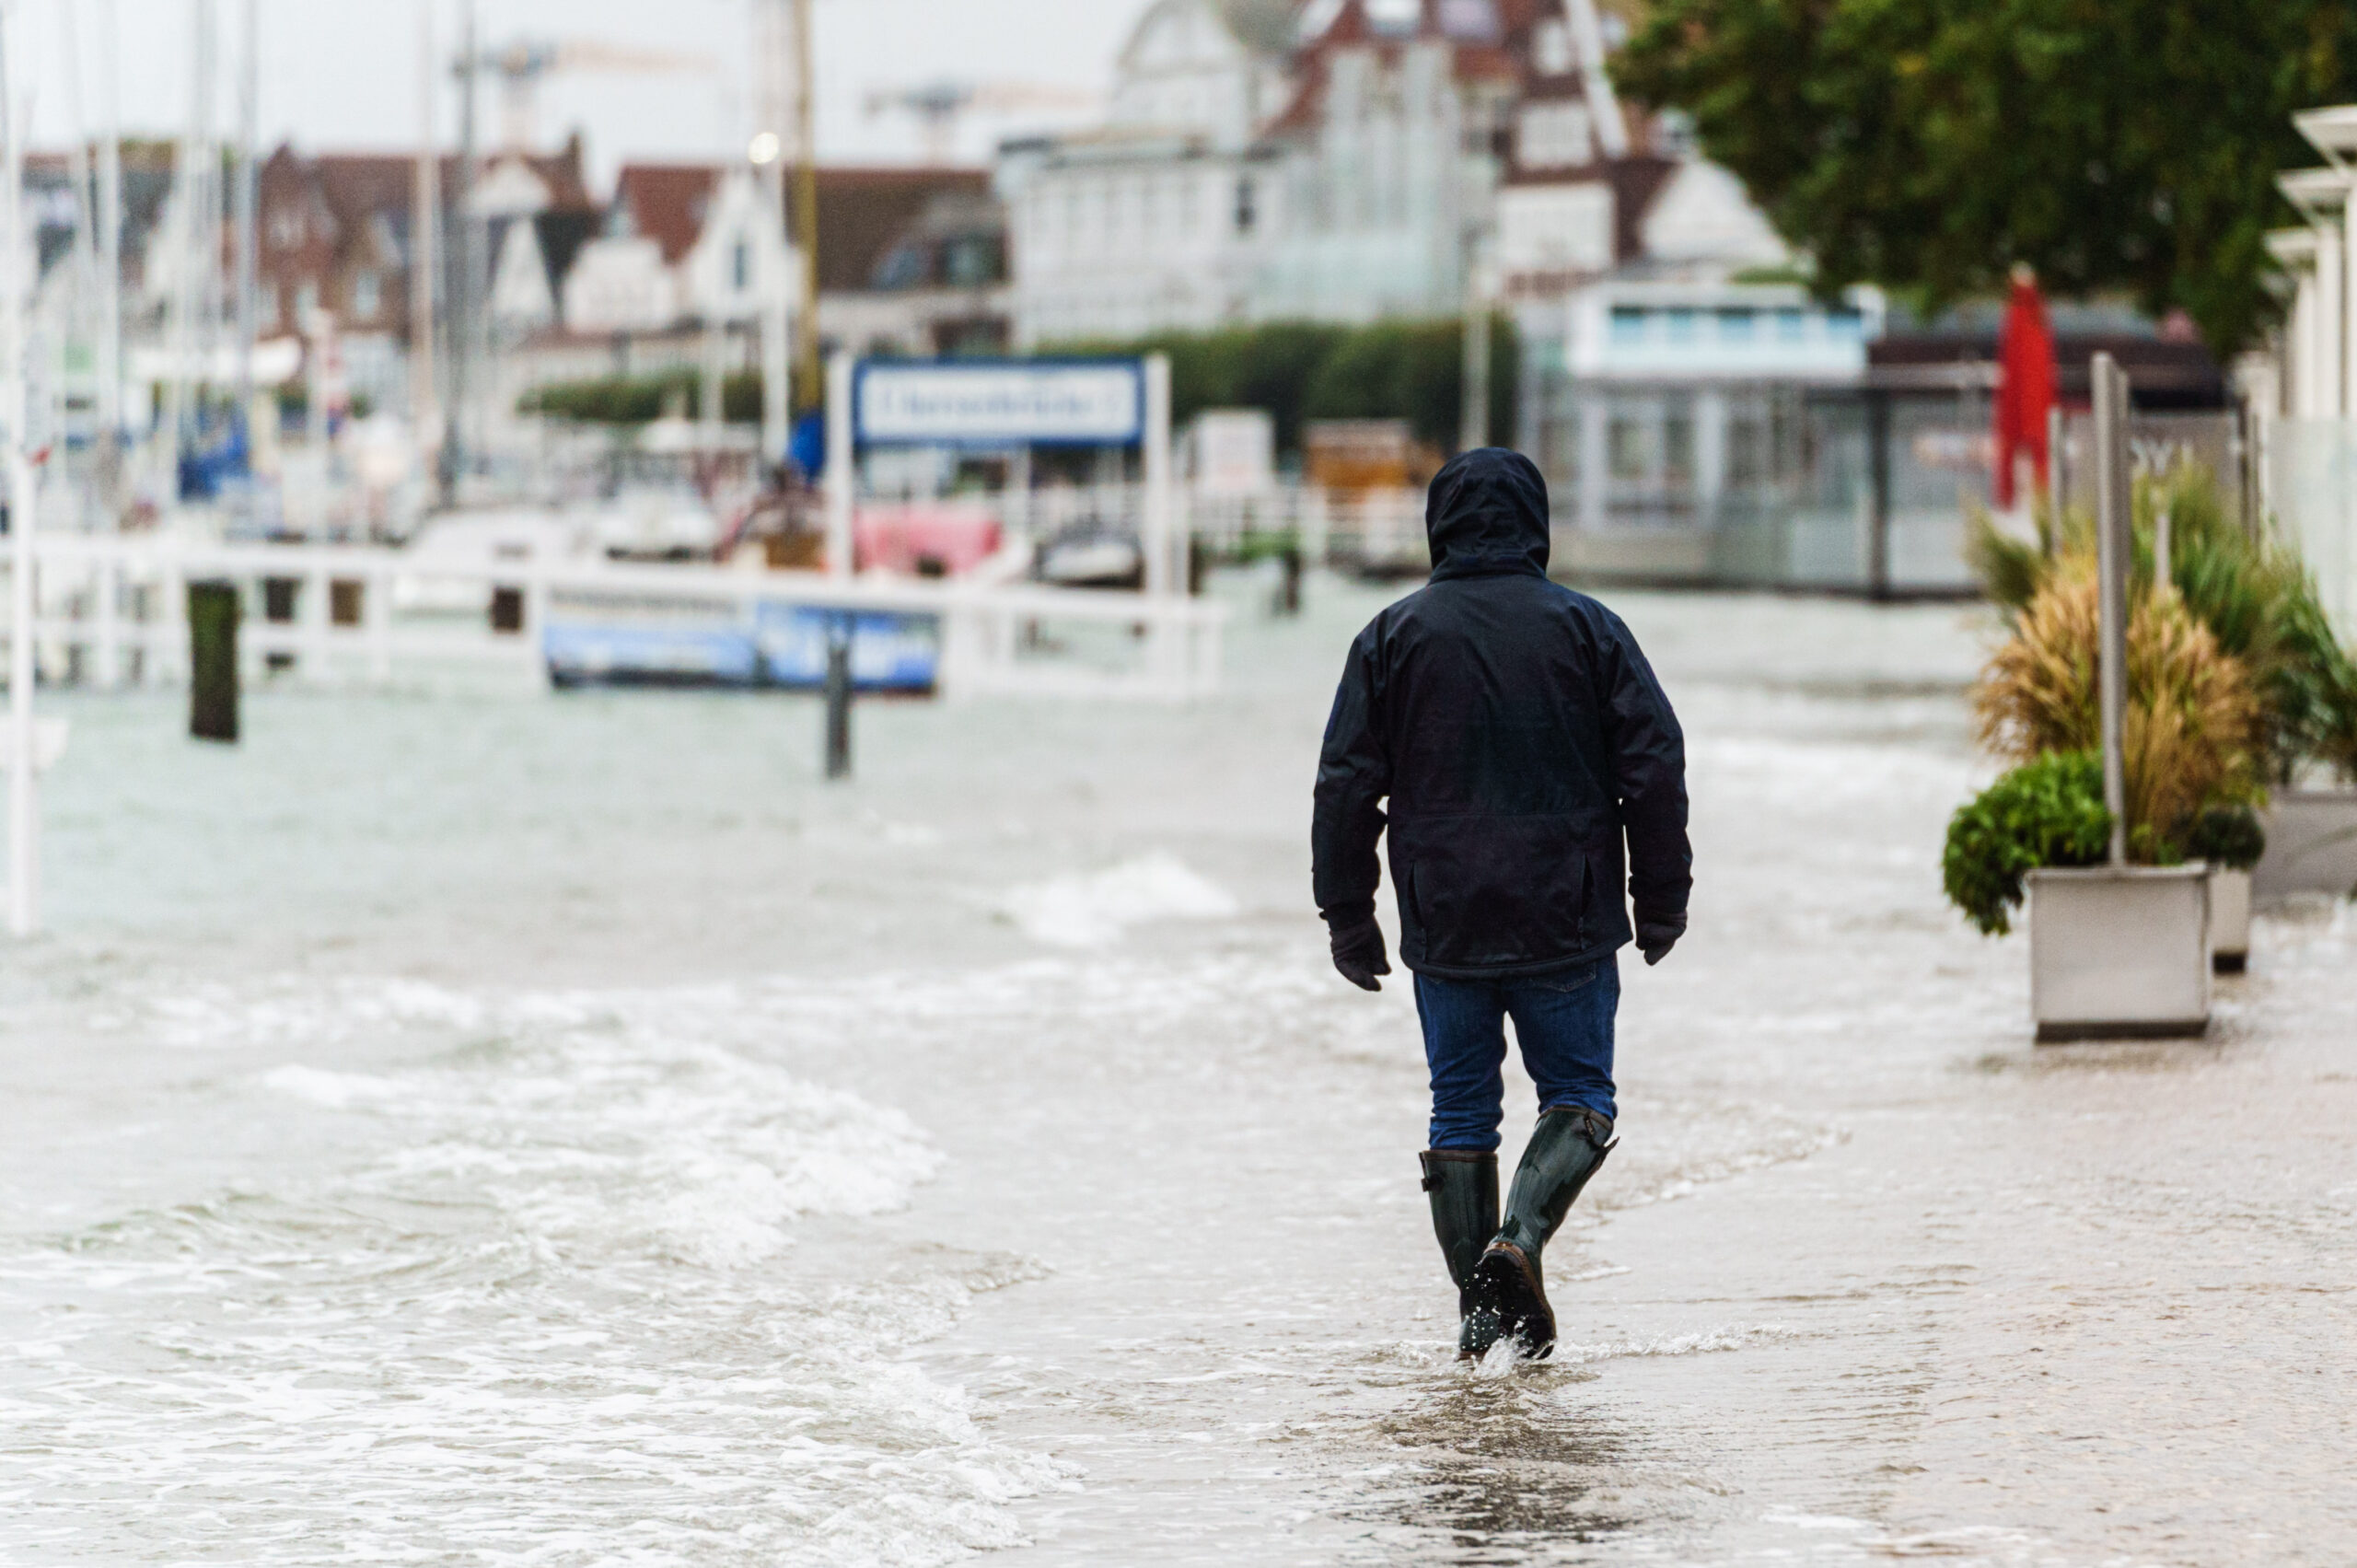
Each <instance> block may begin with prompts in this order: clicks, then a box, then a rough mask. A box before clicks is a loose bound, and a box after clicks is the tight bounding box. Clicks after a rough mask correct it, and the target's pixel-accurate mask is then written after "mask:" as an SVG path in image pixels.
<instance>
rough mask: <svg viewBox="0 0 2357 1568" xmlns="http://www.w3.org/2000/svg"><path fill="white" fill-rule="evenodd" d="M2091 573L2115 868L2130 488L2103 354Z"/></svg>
mask: <svg viewBox="0 0 2357 1568" xmlns="http://www.w3.org/2000/svg"><path fill="white" fill-rule="evenodd" d="M2094 379H2095V404H2096V573H2097V575H2098V576H2099V578H2100V600H2099V602H2100V605H2101V615H2102V622H2101V633H2100V637H2101V640H2100V643H2099V645H2098V647H2097V650H2096V691H2097V694H2098V700H2099V701H2100V703H2101V705H2102V721H2103V804H2104V808H2105V809H2106V810H2107V811H2109V812H2110V813H2111V854H2110V861H2111V864H2112V865H2113V866H2115V867H2118V866H2123V865H2127V864H2128V775H2127V768H2126V763H2125V761H2124V757H2123V753H2122V749H2121V728H2122V726H2123V724H2124V723H2125V721H2126V717H2127V712H2128V558H2129V553H2130V551H2131V538H2130V528H2131V510H2130V507H2131V496H2132V494H2133V492H2132V489H2131V486H2132V484H2133V478H2132V475H2131V470H2130V468H2129V465H2128V374H2127V372H2126V371H2123V370H2122V369H2120V368H2119V361H2118V360H2116V359H2114V358H2112V356H2111V355H2109V354H2096V356H2095V377H2094Z"/></svg>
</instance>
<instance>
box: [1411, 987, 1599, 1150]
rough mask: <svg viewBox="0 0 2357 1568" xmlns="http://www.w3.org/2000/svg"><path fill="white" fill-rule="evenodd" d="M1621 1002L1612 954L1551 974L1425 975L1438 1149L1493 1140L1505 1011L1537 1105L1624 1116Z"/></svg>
mask: <svg viewBox="0 0 2357 1568" xmlns="http://www.w3.org/2000/svg"><path fill="white" fill-rule="evenodd" d="M1619 1011H1620V962H1619V960H1618V959H1616V958H1604V959H1601V960H1599V961H1598V962H1596V963H1593V964H1589V965H1587V966H1585V967H1584V968H1581V969H1576V970H1565V971H1564V972H1563V973H1562V974H1552V975H1549V976H1547V977H1546V978H1544V979H1543V980H1505V981H1478V980H1436V979H1434V977H1432V976H1430V975H1422V974H1420V975H1418V976H1417V977H1416V1016H1418V1017H1420V1018H1422V1020H1423V1024H1424V1060H1425V1061H1426V1062H1427V1063H1429V1064H1430V1065H1431V1067H1432V1074H1433V1141H1432V1144H1431V1146H1432V1147H1434V1148H1435V1149H1494V1148H1496V1147H1497V1146H1498V1123H1499V1122H1500V1121H1504V1118H1505V1095H1506V1088H1505V1080H1504V1078H1503V1077H1502V1076H1501V1075H1500V1072H1499V1069H1500V1068H1502V1067H1503V1066H1504V1064H1505V1059H1506V1028H1505V1021H1506V1019H1507V1018H1509V1017H1511V1018H1513V1019H1514V1038H1515V1042H1516V1043H1517V1044H1519V1045H1520V1046H1521V1047H1522V1065H1523V1069H1524V1070H1525V1071H1526V1072H1527V1073H1528V1074H1530V1079H1531V1082H1532V1083H1534V1084H1536V1085H1537V1086H1538V1109H1540V1110H1542V1111H1546V1110H1552V1109H1554V1108H1555V1107H1557V1106H1559V1105H1578V1106H1585V1107H1586V1108H1587V1109H1590V1110H1593V1111H1595V1112H1596V1114H1597V1115H1599V1116H1605V1117H1617V1116H1618V1115H1619V1111H1618V1109H1617V1108H1616V1107H1615V1105H1614V1103H1613V1099H1612V1020H1613V1017H1614V1016H1615V1015H1616V1014H1617V1013H1618V1012H1619Z"/></svg>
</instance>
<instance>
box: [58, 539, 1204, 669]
mask: <svg viewBox="0 0 2357 1568" xmlns="http://www.w3.org/2000/svg"><path fill="white" fill-rule="evenodd" d="M35 543H36V548H37V551H38V552H39V557H40V570H41V584H40V587H41V593H40V601H41V611H40V615H39V619H38V621H37V622H36V628H37V633H38V642H39V645H40V648H41V673H42V678H43V679H47V680H52V681H73V682H78V683H86V684H88V685H92V686H97V687H100V688H112V687H117V686H122V685H129V684H146V683H155V682H164V683H173V682H178V681H180V680H184V679H186V676H187V668H188V656H189V635H188V623H187V603H188V592H187V587H188V585H189V584H190V583H191V582H195V581H204V580H226V581H229V582H233V583H236V584H238V585H239V586H240V587H241V589H242V590H243V597H244V602H245V603H246V605H247V606H248V613H247V615H246V618H245V621H244V624H243V626H242V627H241V628H240V630H239V633H238V643H239V656H240V657H241V659H243V660H245V661H246V662H247V663H248V664H249V665H250V667H251V668H253V669H254V670H255V671H257V672H258V673H260V672H275V673H276V674H277V675H278V676H280V677H281V678H284V679H294V680H297V681H300V682H303V683H306V684H311V683H319V684H330V685H380V686H381V685H412V686H413V685H419V684H434V683H437V682H439V681H441V680H444V679H449V678H451V677H453V676H460V677H463V676H468V675H473V676H478V677H481V676H488V677H490V678H492V679H495V680H498V681H501V682H505V681H509V680H513V681H515V682H518V683H522V684H527V685H530V686H541V685H545V684H546V683H547V681H548V679H549V673H550V671H549V660H548V649H547V643H546V633H547V630H548V628H549V627H550V626H551V625H552V610H554V609H555V608H556V607H557V606H559V605H563V606H567V607H571V608H568V609H567V611H566V613H567V615H573V614H585V615H591V616H594V615H597V614H600V613H605V612H606V610H607V609H609V608H610V610H611V611H612V612H613V613H616V614H620V615H622V616H625V617H628V618H630V619H633V620H634V621H640V622H642V623H644V622H650V621H662V620H663V619H665V618H667V617H668V618H669V619H671V620H672V621H678V622H682V623H687V624H693V625H702V626H708V627H709V626H720V625H734V626H741V627H749V626H751V625H753V624H754V623H755V622H756V621H757V620H758V618H759V617H760V616H761V612H762V610H763V608H764V607H772V608H774V607H778V606H787V607H792V608H795V609H810V610H839V611H847V612H854V613H856V612H875V613H884V614H892V615H907V616H924V617H932V618H935V621H936V623H937V624H938V626H939V629H940V638H941V645H940V657H939V687H940V689H941V691H943V692H944V693H945V694H946V695H953V696H966V695H972V694H976V693H986V692H988V693H1009V694H1044V695H1071V696H1097V697H1116V698H1123V697H1133V698H1153V699H1164V700H1172V699H1184V698H1188V697H1191V696H1196V695H1200V694H1202V693H1206V692H1209V691H1213V690H1214V689H1215V688H1216V687H1217V684H1218V680H1219V672H1220V658H1221V643H1222V629H1223V625H1224V621H1225V610H1224V609H1223V608H1222V607H1220V606H1217V605H1213V604H1206V603H1202V602H1200V601H1197V600H1193V599H1188V598H1178V597H1146V596H1142V595H1137V594H1126V593H1102V592H1090V591H1086V590H1077V589H1059V588H1051V587H1033V586H1029V585H1022V584H1017V585H998V586H991V585H981V584H971V583H964V582H958V581H954V580H953V581H923V580H897V579H896V580H891V581H879V580H874V579H854V580H851V581H839V580H830V579H828V578H826V577H824V576H822V575H819V574H816V573H804V572H792V573H788V572H767V571H740V570H737V569H734V568H729V567H720V566H710V565H701V564H684V565H641V564H622V563H606V562H589V563H579V564H574V563H563V564H557V563H537V562H533V561H529V560H522V561H516V562H513V563H505V562H502V563H489V564H485V565H482V566H479V567H475V566H453V565H447V564H445V563H438V562H437V563H430V564H429V563H424V562H421V561H420V560H418V559H417V558H415V557H412V556H410V555H407V554H404V553H403V552H400V551H396V550H386V549H377V548H373V547H361V546H335V545H316V546H314V545H277V544H233V545H183V544H177V543H174V542H170V541H168V540H142V539H138V538H135V537H134V538H129V539H125V538H119V537H108V536H99V535H64V534H56V535H50V536H48V537H46V538H41V537H38V536H37V537H36V540H35ZM503 590H504V592H503ZM495 599H496V600H497V601H498V602H499V604H500V608H501V609H502V610H505V615H504V616H495V615H494V609H493V607H494V600H495ZM581 607H587V608H581ZM601 607H603V608H601ZM257 611H259V612H257ZM273 611H274V612H275V613H273ZM494 619H497V620H499V621H500V625H501V629H498V630H494V628H493V621H494Z"/></svg>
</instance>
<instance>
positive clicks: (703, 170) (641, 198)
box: [614, 163, 720, 267]
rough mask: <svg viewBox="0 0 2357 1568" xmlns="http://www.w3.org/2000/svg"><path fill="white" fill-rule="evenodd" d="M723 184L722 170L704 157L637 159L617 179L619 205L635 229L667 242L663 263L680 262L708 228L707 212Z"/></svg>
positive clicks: (642, 233)
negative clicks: (659, 160)
mask: <svg viewBox="0 0 2357 1568" xmlns="http://www.w3.org/2000/svg"><path fill="white" fill-rule="evenodd" d="M719 185H720V170H719V169H718V168H714V166H712V165H711V164H703V163H633V164H624V165H623V166H622V171H621V178H620V179H619V180H616V181H615V182H614V205H615V206H616V207H618V208H620V209H621V211H622V212H623V213H624V214H625V215H627V216H628V218H629V220H630V226H631V231H632V232H633V233H634V234H637V235H639V236H641V237H642V238H647V239H652V240H654V241H655V242H656V244H657V245H659V246H660V247H662V250H663V264H664V265H665V266H667V267H676V266H678V265H679V261H680V258H682V257H684V256H685V255H687V253H688V252H689V251H691V250H694V249H695V246H696V239H697V238H698V237H699V236H701V235H702V233H703V220H704V213H705V211H706V209H707V208H709V207H710V206H711V204H712V193H713V192H714V191H715V190H717V189H718V188H719Z"/></svg>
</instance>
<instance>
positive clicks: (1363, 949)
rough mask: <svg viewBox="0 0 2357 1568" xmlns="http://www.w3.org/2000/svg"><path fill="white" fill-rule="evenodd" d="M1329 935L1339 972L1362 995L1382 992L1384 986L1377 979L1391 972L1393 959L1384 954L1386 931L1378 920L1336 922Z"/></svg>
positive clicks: (1364, 917)
mask: <svg viewBox="0 0 2357 1568" xmlns="http://www.w3.org/2000/svg"><path fill="white" fill-rule="evenodd" d="M1327 935H1328V936H1329V938H1330V939H1331V941H1332V944H1333V948H1334V969H1335V970H1336V972H1338V973H1339V974H1341V977H1342V978H1343V979H1344V980H1347V981H1350V982H1351V983H1352V984H1353V985H1355V986H1357V987H1358V988H1359V989H1360V990H1361V991H1380V990H1382V989H1383V982H1382V981H1379V980H1377V979H1376V978H1375V977H1376V975H1379V974H1389V973H1390V972H1391V959H1390V958H1388V957H1387V956H1386V954H1385V953H1384V950H1383V927H1381V926H1380V925H1377V924H1376V923H1375V916H1373V915H1371V914H1368V915H1361V916H1360V917H1358V918H1357V919H1355V920H1349V921H1340V922H1336V923H1333V924H1331V925H1329V927H1328V928H1327Z"/></svg>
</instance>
